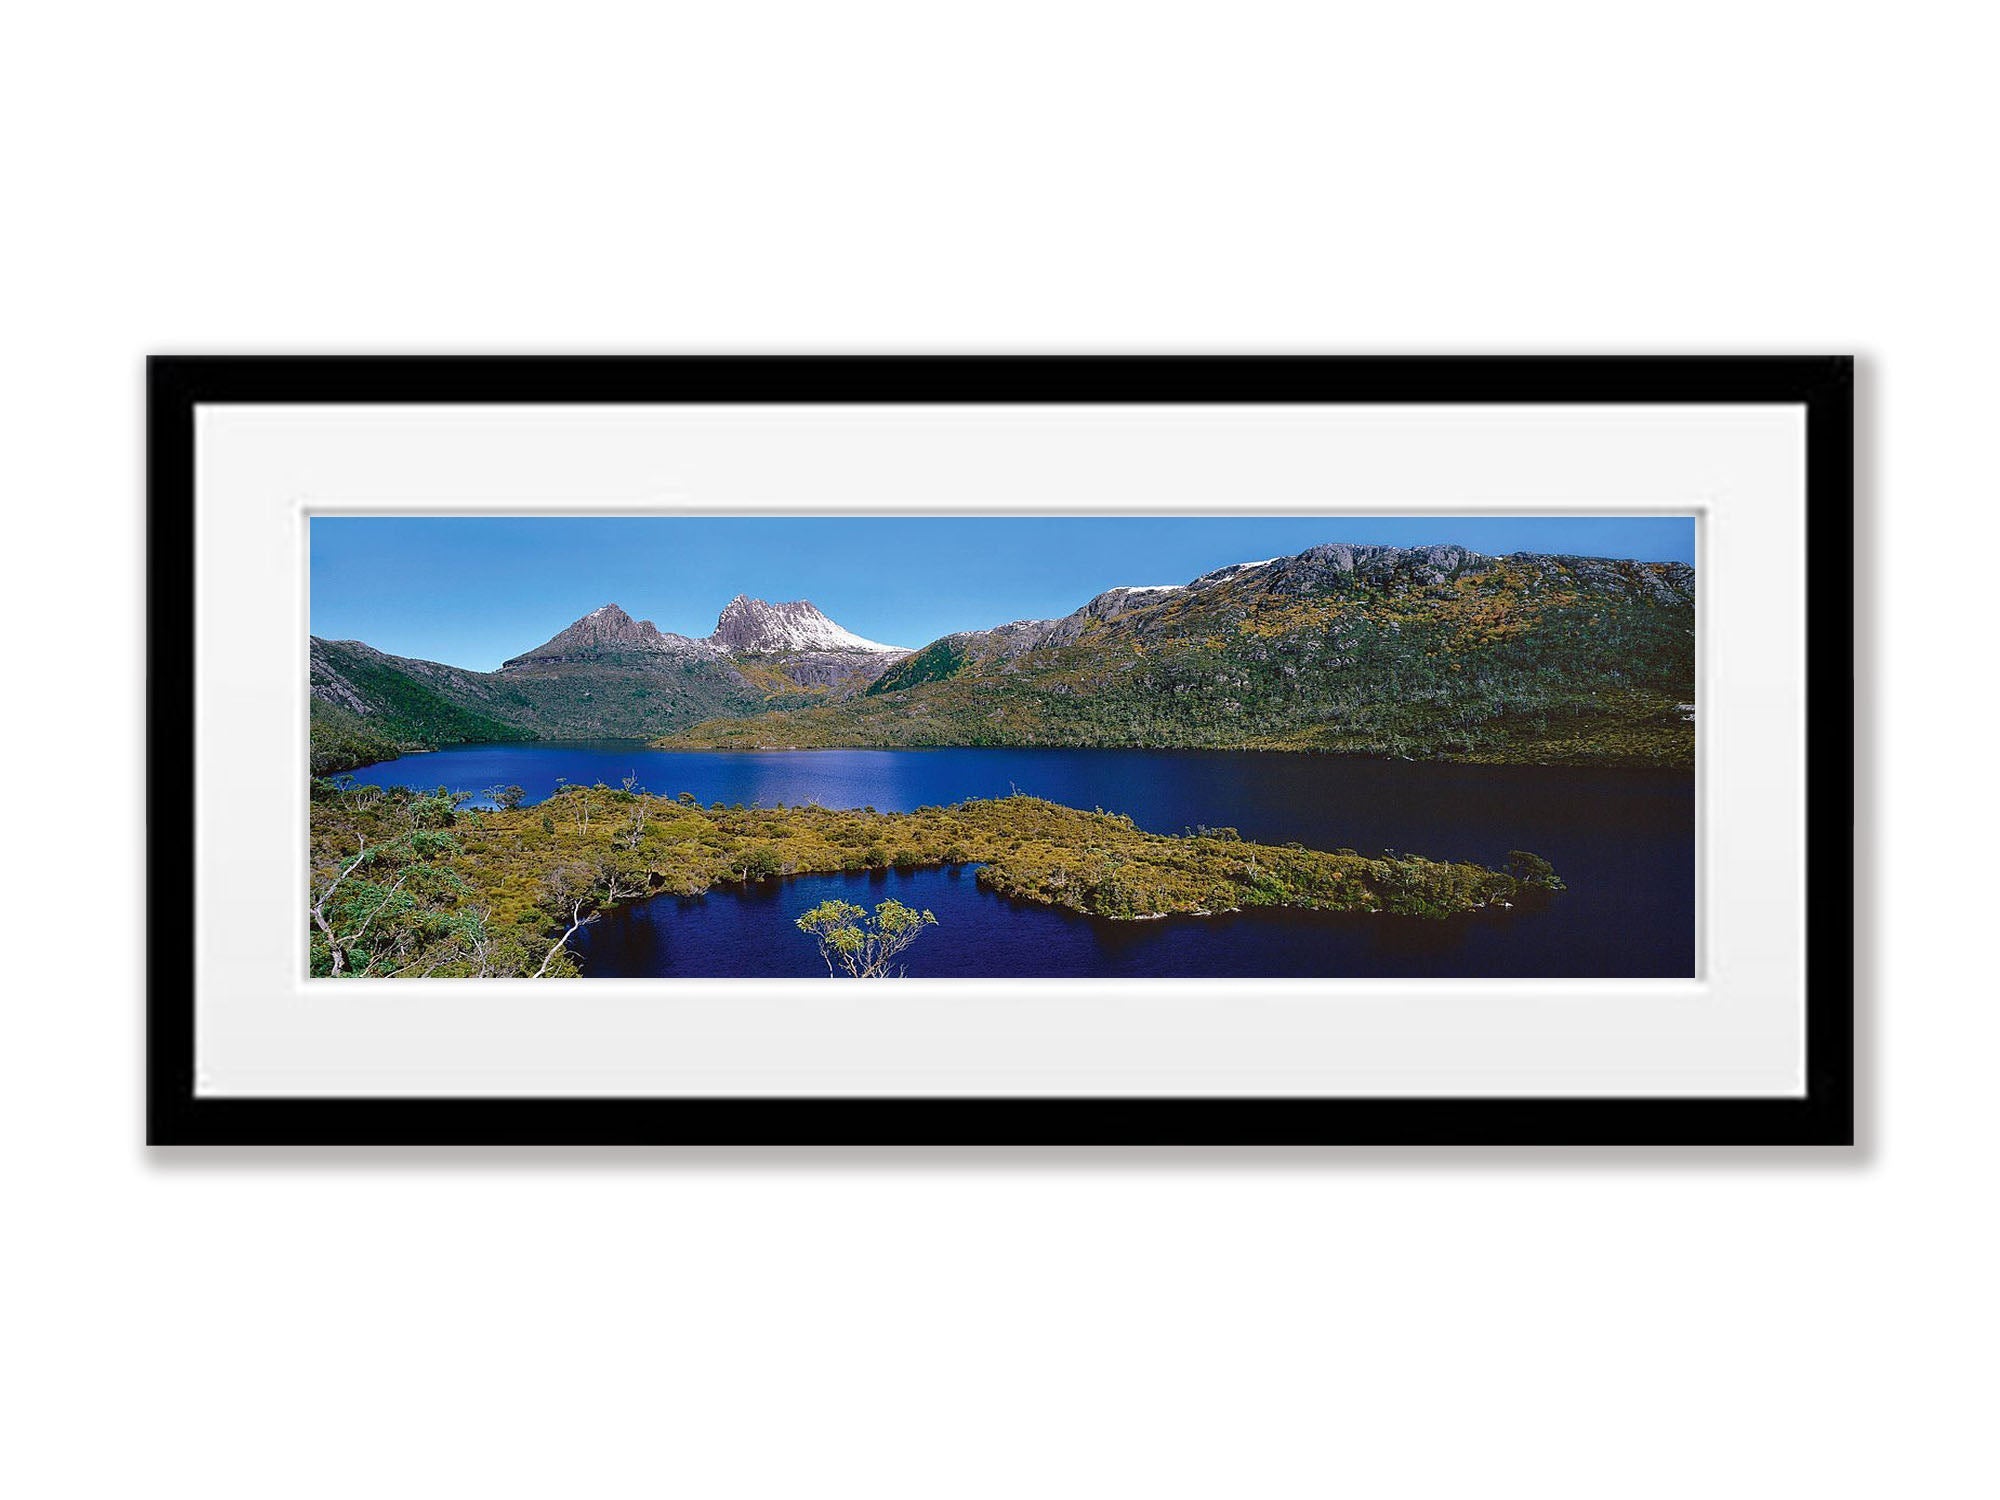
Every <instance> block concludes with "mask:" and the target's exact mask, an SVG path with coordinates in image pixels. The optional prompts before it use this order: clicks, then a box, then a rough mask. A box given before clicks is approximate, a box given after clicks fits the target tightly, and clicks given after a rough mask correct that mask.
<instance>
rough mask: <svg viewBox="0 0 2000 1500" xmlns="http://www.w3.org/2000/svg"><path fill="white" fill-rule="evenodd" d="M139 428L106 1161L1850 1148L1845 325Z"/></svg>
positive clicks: (448, 393)
mask: <svg viewBox="0 0 2000 1500" xmlns="http://www.w3.org/2000/svg"><path fill="white" fill-rule="evenodd" d="M150 401H151V407H150V418H149V423H150V440H149V441H150V450H149V451H150V474H151V479H150V485H151V494H152V521H151V532H150V535H151V539H152V556H151V569H150V616H151V622H152V623H151V632H152V638H151V656H150V680H151V686H150V693H151V725H152V729H151V742H150V745H149V756H148V778H149V800H150V815H149V816H150V825H149V826H150V828H151V836H150V854H149V860H150V874H151V878H150V884H149V903H148V904H149V919H148V920H149V930H150V931H151V932H152V933H153V934H154V937H153V940H152V943H151V964H152V979H151V989H150V998H149V1009H148V1017H149V1021H148V1025H149V1032H148V1053H149V1101H150V1103H149V1111H150V1114H149V1133H150V1138H151V1139H153V1140H155V1141H159V1142H187V1143H191V1142H243V1143H260V1142H276V1141H292V1142H302V1143H315V1142H357V1143H365V1142H389V1143H418V1142H437V1143H448V1142H468V1143H524V1144H538V1143H578V1144H584V1143H604V1144H625V1143H661V1144H679V1143H689V1144H693V1143H714V1144H774V1145H803V1144H818V1143H835V1142H844V1143H855V1144H861V1143H880V1144H890V1145H931V1144H1022V1145H1029V1144H1050V1145H1073V1144H1117V1143H1129V1144H1164V1143H1169V1142H1180V1143H1204V1142H1210V1143H1218V1144H1223V1143H1233V1144H1251V1143H1268V1144H1287V1143H1314V1142H1326V1143H1342V1142H1351V1143H1362V1142H1380V1143H1408V1144H1417V1143H1464V1144H1497V1143H1502V1142H1511V1143H1521V1144H1536V1143H1549V1144H1554V1143H1590V1144H1594V1143H1609V1142H1679V1143H1697V1142H1711V1143H1751V1142H1798V1143H1807V1142H1811V1143H1833V1142H1839V1141H1843V1140H1847V1139H1851V1136H1852V1098H1853V1094H1852V1080H1853V1051H1852V1049H1853V1036H1852V1015H1851V1007H1852V971H1851V944H1852V932H1851V923H1850V920H1849V913H1850V900H1849V895H1848V887H1847V884H1846V882H1847V874H1848V872H1849V870H1850V868H1851V852H1852V834H1851V828H1850V825H1849V820H1848V809H1849V805H1850V798H1851V766H1852V741H1851V733H1850V730H1851V720H1850V715H1851V686H1850V676H1849V669H1850V666H1851V658H1852V652H1851V642H1850V636H1849V606H1850V600H1849V598H1848V596H1847V594H1846V593H1845V591H1844V585H1843V580H1844V579H1845V578H1846V577H1847V576H1848V570H1849V568H1850V566H1851V549H1852V537H1851V518H1852V476H1851V471H1852V371H1851V365H1850V363H1849V362H1848V361H1846V360H1844V359H1832V358H1796V359H1794V358H1771V359H1763V358H1756V359H1737V358H1728V359H1705V358H1704V359H1651V358H1634V359H1568V358H1559V359H1431V358H1420V359H1393V358H1383V359H1373V358H1371V359H1336V358H1324V359H1323V358H1300V359H1287V358H1269V359H1267V358H1247V359H1145V358H1101V359H1098V358H1059V359H1058V358H1051V359H1041V358H971V357H968V358H963V359H951V358H921V359H919V358H876V359H871V358H851V359H850V358H833V357H829V358H800V359H789V358H787V359H766V358H743V359H732V358H723V357H716V358H686V359H676V358H664V359H651V358H636V359H597V358H588V359H451V358H443V359H428V358H426V359H373V358H355V359H319V358H300V359H236V358H194V359H183V358H163V359H159V360H155V361H154V362H153V364H152V366H151V370H150ZM1809 849H1810V851H1811V858H1810V859H1809V858H1808V850H1809Z"/></svg>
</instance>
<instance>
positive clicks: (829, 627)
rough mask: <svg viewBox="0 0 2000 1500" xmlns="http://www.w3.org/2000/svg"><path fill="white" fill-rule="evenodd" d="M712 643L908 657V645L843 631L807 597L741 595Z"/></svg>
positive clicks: (728, 609)
mask: <svg viewBox="0 0 2000 1500" xmlns="http://www.w3.org/2000/svg"><path fill="white" fill-rule="evenodd" d="M708 640H709V644H710V645H713V646H717V647H720V648H721V649H722V650H724V651H732V652H758V653H777V652H785V651H841V652H860V653H864V654H869V655H875V656H906V655H908V654H909V647H907V646H885V645H883V644H882V643H881V642H880V641H870V640H864V639H863V638H862V637H861V636H858V635H856V634H855V633H854V632H853V631H851V630H843V629H842V628H841V627H840V626H838V625H836V624H834V623H833V621H831V620H829V619H828V618H827V617H826V616H825V615H823V614H821V613H820V611H819V609H818V607H817V606H816V605H814V604H812V603H810V602H809V601H807V600H804V599H794V600H792V601H791V602H790V603H788V604H766V603H765V602H764V601H763V600H762V599H752V598H749V597H748V596H747V595H743V594H738V595H737V596H736V597H735V598H734V599H731V600H730V601H729V603H728V605H727V606H726V607H725V608H724V609H723V611H722V617H721V618H720V619H718V620H717V621H716V622H715V634H713V635H711V636H710V637H709V638H708Z"/></svg>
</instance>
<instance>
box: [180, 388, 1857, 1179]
mask: <svg viewBox="0 0 2000 1500" xmlns="http://www.w3.org/2000/svg"><path fill="white" fill-rule="evenodd" d="M1853 391H1854V368H1853V361H1852V360H1851V359H1850V358H1846V357H1835V356H1805V357H1781V356H1732V357H1696V356H1677V357H1637V356H1635V357H1564V356H1545V357H1522V358H1516V357H1450V358H1445V357H1428V356H1422V357H1420V356H1411V357H1353V358H1350V357H1320V356H1297V357H1284V356H1279V357H1265V356H1258V357H1241V358H1230V357H1190V358H1182V357H984V356H966V357H896V356H881V357H844V356H822V357H784V358H772V357H749V356H745V357H659V358H654V357H586V358H540V357H536V358H511V357H504V358H503V357H469V358H468V357H415V358H410V357H405V358H374V357H333V358H325V357H281V358H271V357H179V356H162V357H156V358H154V359H152V360H150V361H149V362H148V366H147V485H148V565H147V567H148V614H147V620H148V631H149V635H148V646H147V736H148V744H147V762H148V776H147V840H148V851H147V872H148V913H147V915H148V923H149V928H148V931H149V937H148V977H147V983H148V991H147V1090H148V1098H147V1139H148V1142H149V1143H150V1144H152V1145H156V1146H178V1145H200V1144H269V1145H310V1144H342V1145H369V1144H380V1145H444V1144H489V1145H545V1144H546V1145H562V1144H575V1145H586V1144H588V1145H627V1144H629V1145H644V1144H684V1145H783V1146H805V1145H878V1144H879V1145H919V1144H932V1145H1015V1146H1029V1145H1049V1146H1058V1145H1079V1146H1110V1145H1206V1144H1214V1145H1383V1144H1396V1145H1453V1146H1466V1145H1716V1146H1748V1145H1822V1146H1845V1145H1851V1144H1852V1143H1853V1140H1854V932H1853V916H1854V911H1853V888H1854V887H1853V873H1854V834H1853V809H1854V800H1853V785H1854V689H1853V669H1854V604H1853V589H1852V579H1853V576H1854V541H1853V538H1854V486H1853V475H1854V397H1853ZM807 401H810V402H815V403H873V402H898V403H947V402H982V403H986V402H1000V403H1007V402H1029V401H1032V402H1038V403H1049V402H1060V403H1082V404H1088V403H1110V402H1117V403H1149V402H1193V403H1247V402H1258V403H1270V402H1278V403H1343V404H1359V403H1384V402H1423V403H1466V402H1478V403H1500V404H1513V403H1522V404H1534V403H1550V402H1561V403H1641V402H1643V403H1690V402H1697V403H1781V404H1787V405H1797V406H1801V407H1803V408H1804V411H1805V420H1806V438H1805V441H1806V484H1807V511H1808V525H1807V548H1806V556H1805V558H1804V559H1803V565H1804V568H1805V576H1806V610H1807V629H1806V637H1807V641H1808V658H1807V667H1806V678H1807V681H1806V695H1807V696H1806V717H1807V766H1806V839H1807V851H1806V875H1805V880H1806V893H1805V899H1806V950H1807V951H1806V979H1807V984H1806V994H1807V1007H1806V1008H1807V1014H1806V1058H1807V1067H1806V1090H1805V1093H1804V1094H1803V1095H1802V1096H1796V1097H1793V1096H1786V1097H1769V1098H1516V1097H1507V1098H1483V1097H1482V1098H1398V1099H1381V1098H1367V1099H1361V1098H1172V1097H1163V1098H1142V1099H1113V1098H1033V1099H1028V1098H814V1099H774V1098H724V1099H710V1098H704V1099H691V1098H677V1099H675V1098H616V1099H613V1098H449V1099H446V1098H235V1097H227V1098H224V1097H205V1096H202V1095H199V1094H198V1093H197V1092H196V1087H195V974H194V958H193V951H194V950H193V944H192V943H191V942H189V941H188V934H190V933H192V932H193V931H194V930H195V929H194V919H195V911H194V883H193V881H192V880H191V878H190V872H191V868H192V862H193V858H194V854H193V850H194V826H195V821H194V820H195V807H194V802H193V786H194V769H195V767H194V756H195V739H194V673H195V661H194V608H195V598H194V587H195V584H194V515H195V420H196V409H197V407H199V406H202V405H212V404H217V403H279V402H296V403H353V402H368V403H442V402H453V403H491V402H529V403H549V404H561V403H584V402H588V403H645V404H651V403H704V402H708V403H712V402H757V403H784V402H807Z"/></svg>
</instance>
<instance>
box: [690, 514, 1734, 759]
mask: <svg viewBox="0 0 2000 1500" xmlns="http://www.w3.org/2000/svg"><path fill="white" fill-rule="evenodd" d="M1353 550H1354V549H1314V552H1313V553H1307V554H1304V555H1303V556H1302V557H1300V558H1295V559H1287V560H1284V561H1283V562H1282V563H1281V564H1280V565H1278V566H1275V567H1270V568H1265V569H1260V570H1258V571H1255V572H1250V573H1246V574H1243V575H1240V576H1237V577H1232V578H1229V579H1226V580H1224V581H1221V582H1217V583H1214V584H1210V585H1207V586H1201V585H1199V584H1198V585H1196V586H1191V587H1189V588H1186V589H1182V590H1177V591H1172V592H1164V593H1161V594H1158V595H1147V596H1142V597H1140V598H1139V599H1136V600H1132V599H1113V600H1112V601H1111V602H1110V603H1109V604H1108V605H1106V606H1104V607H1102V608H1100V607H1099V606H1100V604H1101V603H1102V601H1093V605H1092V606H1091V607H1090V608H1089V609H1086V610H1083V611H1079V612H1078V613H1077V614H1076V615H1072V616H1070V617H1069V619H1067V620H1064V621H1061V622H1059V623H1058V624H1057V625H1056V626H1055V627H1054V628H1052V629H1047V630H1045V632H1044V634H1043V635H1042V636H1040V637H1038V638H1035V639H1033V640H1031V641H1028V642H1026V643H1024V642H1023V641H1022V640H1021V638H1020V636H1019V634H1018V632H1017V633H1016V634H1014V635H1005V634H1003V633H1001V632H986V633H983V634H973V635H966V636H952V637H948V638H946V639H945V640H943V641H939V642H935V643H933V644H932V645H930V646H927V647H925V648H924V649H923V650H922V651H920V652H918V653H917V654H916V655H915V656H912V657H909V658H907V659H906V660H904V661H903V662H902V663H900V664H899V665H897V666H895V667H893V668H891V669H890V670H889V671H888V672H886V673H884V674H883V675H882V676H881V677H880V678H879V679H877V681H876V682H875V683H874V684H872V685H871V686H870V688H869V689H868V691H867V692H866V693H865V694H861V695H857V696H853V697H850V698H847V699H845V700H844V701H841V702H837V703H832V704H827V705H824V706H819V707H811V708H804V709H799V710H794V711H789V712H776V713H764V714H760V715H758V716H756V717H751V718H745V717H731V718H719V719H715V720H711V721H709V722H706V723H701V724H697V725H694V726H692V727H691V728H688V729H686V730H682V731H680V732H678V733H676V734H674V735H672V736H669V737H666V738H663V739H661V740H660V741H658V743H660V744H662V745H664V746H667V747H669V748H684V749H732V748H739V749H751V748H766V747H797V748H818V747H827V746H887V747H895V746H908V747H921V746H943V745H1006V746H1028V745H1062V746H1101V747H1118V748H1136V747H1150V748H1200V749H1233V748H1240V749H1263V750H1309V751H1325V752H1342V753H1353V754H1370V755H1384V756H1407V757H1412V758H1437V759H1448V760H1458V761H1471V762H1481V761H1486V762H1532V761H1541V762H1547V763H1552V764H1556V763H1562V764H1597V765H1634V766H1692V765H1693V763H1694V724H1693V711H1692V708H1691V707H1690V705H1691V704H1692V703H1693V700H1694V693H1695V682H1694V593H1693V575H1692V571H1691V570H1689V569H1686V568H1683V567H1680V566H1679V565H1673V564H1641V563H1625V562H1616V563H1614V562H1605V561H1602V560H1597V559H1584V558H1552V557H1510V558H1482V557H1478V556H1477V555H1476V554H1469V553H1465V552H1464V551H1463V550H1462V549H1453V548H1434V549H1415V550H1412V551H1409V552H1405V553H1401V554H1397V555H1396V557H1394V558H1393V559H1390V560H1388V561H1387V562H1385V563H1384V564H1383V565H1381V566H1377V567H1375V568H1374V569H1373V570H1372V571H1370V570H1368V569H1365V568H1356V567H1353V566H1351V565H1350V566H1348V567H1346V568H1341V567H1337V566H1333V565H1330V564H1326V563H1324V562H1323V561H1321V562H1316V561H1315V556H1316V554H1319V553H1328V552H1335V551H1339V552H1343V553H1351V552H1353Z"/></svg>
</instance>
